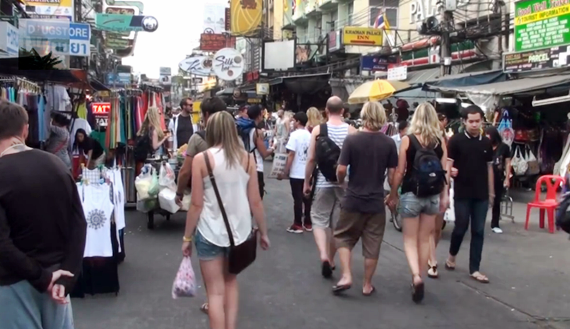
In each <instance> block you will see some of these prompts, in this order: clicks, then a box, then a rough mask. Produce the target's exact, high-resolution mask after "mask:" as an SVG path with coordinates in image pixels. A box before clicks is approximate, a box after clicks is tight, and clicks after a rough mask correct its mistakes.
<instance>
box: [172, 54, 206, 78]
mask: <svg viewBox="0 0 570 329" xmlns="http://www.w3.org/2000/svg"><path fill="white" fill-rule="evenodd" d="M178 67H179V68H180V69H181V70H182V71H184V72H188V73H190V74H195V75H201V76H209V75H210V74H211V73H212V58H211V57H208V56H195V57H188V58H186V59H184V60H182V61H181V62H180V63H178Z"/></svg>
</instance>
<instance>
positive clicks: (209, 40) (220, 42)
mask: <svg viewBox="0 0 570 329" xmlns="http://www.w3.org/2000/svg"><path fill="white" fill-rule="evenodd" d="M235 46H236V37H232V36H229V35H227V34H222V33H214V31H212V30H209V29H206V30H205V31H204V33H202V34H200V50H203V51H218V50H220V49H222V48H226V47H229V48H233V47H235Z"/></svg>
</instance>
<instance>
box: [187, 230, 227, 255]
mask: <svg viewBox="0 0 570 329" xmlns="http://www.w3.org/2000/svg"><path fill="white" fill-rule="evenodd" d="M194 241H195V242H194V243H195V244H196V253H197V254H198V259H200V260H213V259H215V258H218V257H220V256H223V257H227V256H228V254H229V250H230V248H229V247H220V246H216V245H215V244H213V243H211V242H209V241H208V240H206V238H204V236H203V235H202V234H200V231H196V235H195V236H194Z"/></svg>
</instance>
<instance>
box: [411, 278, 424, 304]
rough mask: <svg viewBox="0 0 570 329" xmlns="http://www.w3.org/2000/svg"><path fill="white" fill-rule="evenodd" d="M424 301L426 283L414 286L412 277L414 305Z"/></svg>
mask: <svg viewBox="0 0 570 329" xmlns="http://www.w3.org/2000/svg"><path fill="white" fill-rule="evenodd" d="M423 299H424V283H423V282H420V283H418V284H414V278H413V277H412V300H413V301H414V303H416V304H419V303H420V302H421V301H422V300H423Z"/></svg>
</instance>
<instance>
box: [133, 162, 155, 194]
mask: <svg viewBox="0 0 570 329" xmlns="http://www.w3.org/2000/svg"><path fill="white" fill-rule="evenodd" d="M145 169H146V170H145ZM151 184H152V174H151V170H150V168H146V167H145V168H143V170H142V171H141V174H140V175H138V176H137V178H136V179H135V189H136V190H137V195H138V198H137V199H138V200H146V199H150V198H151V196H150V195H149V190H150V185H151Z"/></svg>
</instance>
